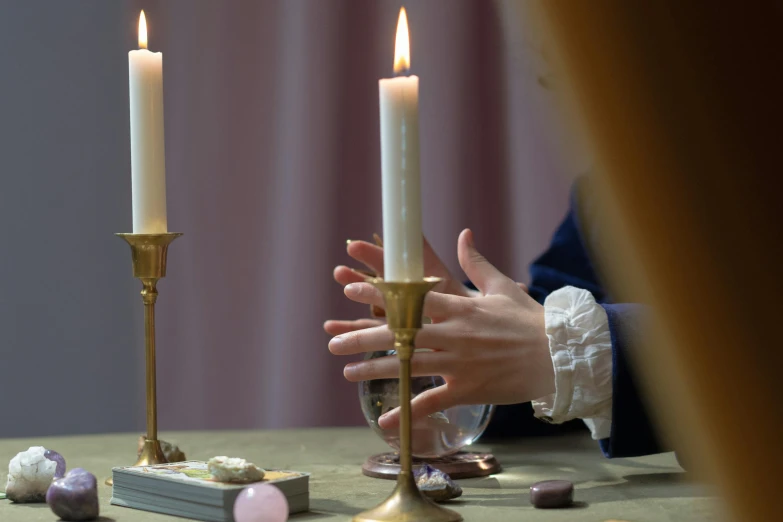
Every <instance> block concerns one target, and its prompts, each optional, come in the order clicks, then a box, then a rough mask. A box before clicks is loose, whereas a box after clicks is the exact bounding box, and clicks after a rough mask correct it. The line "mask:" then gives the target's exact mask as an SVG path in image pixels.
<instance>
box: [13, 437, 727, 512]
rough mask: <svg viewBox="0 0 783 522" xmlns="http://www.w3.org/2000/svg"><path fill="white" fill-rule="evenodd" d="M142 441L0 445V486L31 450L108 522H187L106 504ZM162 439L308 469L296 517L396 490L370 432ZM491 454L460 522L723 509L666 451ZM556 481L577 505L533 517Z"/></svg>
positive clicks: (534, 446) (471, 486)
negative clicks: (495, 470)
mask: <svg viewBox="0 0 783 522" xmlns="http://www.w3.org/2000/svg"><path fill="white" fill-rule="evenodd" d="M137 437H138V435H129V434H125V435H90V436H76V437H53V438H44V437H41V438H34V439H33V438H31V439H2V440H0V488H4V487H5V482H6V476H7V474H8V461H9V460H10V459H11V458H12V457H13V456H14V455H15V454H16V453H17V452H19V451H22V450H26V449H27V448H28V447H29V446H31V445H39V446H45V447H47V448H50V449H53V450H56V451H58V452H60V453H61V454H62V455H63V456H64V457H65V459H66V461H67V464H68V469H71V468H75V467H83V468H86V469H87V470H89V471H91V472H93V473H94V474H95V475H96V476H97V477H98V478H99V480H100V482H101V486H100V488H99V494H100V501H101V515H102V516H103V520H104V521H107V522H108V521H110V520H116V521H118V522H163V521H175V520H183V519H177V518H175V517H170V516H166V515H159V514H155V513H147V512H144V511H136V510H132V509H127V508H122V507H118V506H112V505H110V504H109V499H110V497H111V488H110V487H108V486H104V485H103V484H102V482H103V479H105V478H106V477H108V476H109V474H110V469H111V467H112V466H124V465H131V464H133V462H134V461H135V456H136V455H135V448H136V439H137ZM161 438H162V439H164V440H170V441H172V442H176V443H178V444H179V445H180V447H181V448H182V449H183V450H184V451H185V453H186V454H187V457H188V458H189V459H198V460H206V459H208V458H210V457H213V456H215V455H229V456H236V457H243V458H247V459H248V460H250V461H252V462H254V463H256V464H257V465H259V466H261V467H268V468H282V469H290V470H297V471H306V472H309V473H311V474H312V476H311V478H310V508H311V511H310V512H309V513H307V514H300V515H296V516H294V517H292V520H297V521H298V520H329V521H343V520H350V518H351V516H352V515H354V514H356V513H358V512H359V511H361V510H363V509H366V508H370V507H372V506H374V505H375V504H377V503H379V502H380V501H381V500H383V499H384V498H386V496H387V495H388V494H389V493H390V492H391V490H392V486H393V483H392V482H391V481H388V480H380V479H371V478H367V477H365V476H363V475H362V473H361V464H362V462H363V461H364V459H365V457H367V456H368V455H370V454H372V453H378V452H381V451H386V450H387V449H388V448H387V446H386V445H385V444H384V443H383V442H382V441H381V440H380V439H378V438H377V437H376V436H375V435H373V433H371V431H370V430H369V429H367V428H319V429H302V430H282V431H240V432H234V431H231V432H230V431H226V432H173V433H163V434H162V435H161ZM477 447H478V448H480V449H481V450H490V451H492V452H493V453H494V454H495V455H496V456H497V458H498V459H499V460H500V462H501V464H502V465H503V472H502V473H500V474H498V475H495V476H492V477H485V478H480V479H468V480H461V481H459V482H460V485H461V486H462V488H463V490H464V493H463V495H462V497H461V498H459V499H457V500H456V501H452V502H450V503H449V507H451V508H452V509H455V510H456V511H459V512H460V513H461V514H462V516H463V517H464V518H465V520H466V521H493V522H497V521H503V520H514V521H531V522H534V521H542V522H549V521H558V522H559V521H569V522H571V521H574V522H579V521H591V522H600V521H605V520H612V519H614V520H627V521H632V522H644V521H656V522H657V521H677V522H689V521H707V520H709V521H715V520H720V519H721V517H720V516H719V514H720V513H721V512H722V511H723V510H722V509H721V506H720V503H719V502H718V501H717V500H716V499H715V498H714V497H712V496H710V491H709V489H708V488H706V487H704V486H701V485H698V484H693V483H691V482H690V481H689V480H688V477H687V474H686V473H684V472H683V471H682V468H680V467H679V466H678V465H677V461H676V460H675V458H674V455H673V454H671V453H666V454H662V455H654V456H649V457H641V458H634V459H614V460H607V459H605V458H603V457H602V456H601V453H600V451H599V450H598V448H597V446H596V443H595V442H593V441H592V440H590V438H589V437H585V436H578V437H573V436H571V437H552V438H548V439H525V440H519V441H515V442H513V443H504V444H492V445H489V444H478V445H477ZM554 478H562V479H567V480H570V481H572V482H574V484H575V485H576V492H575V499H576V500H577V501H578V502H579V503H578V504H577V507H574V508H571V509H566V510H539V509H535V508H533V507H532V506H531V505H530V495H529V487H530V485H531V484H532V483H534V482H537V481H539V480H546V479H554ZM55 520H57V517H56V516H55V515H54V514H53V513H52V512H51V511H50V510H49V508H48V507H47V506H46V504H14V503H12V502H10V501H8V500H0V521H1V522H17V521H20V522H21V521H25V522H26V521H29V522H36V521H46V522H53V521H55Z"/></svg>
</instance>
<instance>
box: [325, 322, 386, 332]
mask: <svg viewBox="0 0 783 522" xmlns="http://www.w3.org/2000/svg"><path fill="white" fill-rule="evenodd" d="M383 324H384V322H383V321H378V320H376V319H357V320H354V321H331V320H330V321H326V322H325V323H324V330H325V331H326V333H328V334H329V335H343V334H346V333H349V332H355V331H357V330H366V329H367V328H375V327H376V326H382V325H383Z"/></svg>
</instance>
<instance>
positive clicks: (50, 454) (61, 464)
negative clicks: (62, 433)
mask: <svg viewBox="0 0 783 522" xmlns="http://www.w3.org/2000/svg"><path fill="white" fill-rule="evenodd" d="M44 457H46V458H47V459H49V460H51V461H52V462H56V463H57V469H55V470H54V478H56V479H58V478H63V477H64V476H65V458H63V456H62V455H60V454H59V453H57V452H56V451H54V450H50V449H48V450H46V451H45V452H44Z"/></svg>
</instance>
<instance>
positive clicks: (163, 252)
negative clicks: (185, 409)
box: [106, 232, 182, 486]
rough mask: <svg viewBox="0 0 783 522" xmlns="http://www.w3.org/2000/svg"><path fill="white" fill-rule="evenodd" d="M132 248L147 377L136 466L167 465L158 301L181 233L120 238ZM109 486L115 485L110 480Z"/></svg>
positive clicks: (126, 235)
mask: <svg viewBox="0 0 783 522" xmlns="http://www.w3.org/2000/svg"><path fill="white" fill-rule="evenodd" d="M117 235H118V236H119V237H121V238H122V239H124V240H125V241H126V242H127V243H128V244H129V245H130V248H131V257H132V260H133V277H136V278H137V279H140V280H141V284H142V289H141V299H142V301H143V302H144V346H145V353H146V360H147V363H146V375H147V435H146V437H145V441H144V447H143V448H142V452H141V455H140V456H139V459H138V460H137V461H136V464H134V465H135V466H146V465H150V464H164V463H166V462H167V460H166V457H165V456H164V455H163V450H162V449H161V447H160V442H159V441H158V401H157V392H156V375H155V374H156V371H155V301H157V300H158V288H157V285H158V280H159V279H160V278H162V277H166V257H167V254H168V248H169V245H170V244H171V242H172V241H174V240H175V239H177V238H178V237H179V236H181V235H182V234H181V233H177V232H168V233H164V234H117ZM106 484H108V485H110V486H111V485H112V484H113V481H112V479H111V478H109V479H108V480H107V481H106Z"/></svg>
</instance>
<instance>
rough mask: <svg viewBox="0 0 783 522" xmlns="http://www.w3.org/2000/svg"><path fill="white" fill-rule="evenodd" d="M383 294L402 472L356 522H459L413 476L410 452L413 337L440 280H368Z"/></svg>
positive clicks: (359, 515)
mask: <svg viewBox="0 0 783 522" xmlns="http://www.w3.org/2000/svg"><path fill="white" fill-rule="evenodd" d="M368 281H369V282H370V283H372V285H373V286H375V287H376V288H377V289H378V290H380V291H381V293H383V299H384V302H385V303H386V321H387V323H388V325H389V329H390V330H391V331H392V332H393V333H394V349H395V350H396V351H397V357H398V358H399V360H400V386H399V390H400V474H399V475H397V486H396V487H395V488H394V491H393V492H392V494H391V496H390V497H389V498H387V499H386V500H385V501H383V502H382V503H381V504H380V505H378V506H376V507H374V508H372V509H370V510H369V511H364V512H362V513H359V514H358V515H356V516H355V517H354V518H353V520H354V522H380V521H386V522H390V521H394V522H408V521H417V522H418V521H421V522H459V521H460V520H462V516H461V515H460V514H459V513H457V512H455V511H452V510H450V509H445V508H442V507H440V506H438V505H437V504H435V503H434V502H432V501H431V500H429V499H428V498H427V497H425V496H424V495H423V494H422V493H421V491H419V488H418V487H417V486H416V481H415V479H414V478H413V455H412V454H411V359H412V358H413V353H414V344H413V341H414V338H415V337H416V334H417V333H418V331H419V330H421V327H422V316H423V311H424V297H425V296H426V295H427V292H429V291H430V290H432V288H433V287H434V286H435V285H436V284H438V283H439V282H440V279H438V278H434V277H428V278H425V279H424V280H423V281H419V282H405V283H402V282H400V283H398V282H391V281H384V280H382V279H378V278H375V279H370V280H368Z"/></svg>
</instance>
